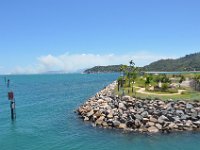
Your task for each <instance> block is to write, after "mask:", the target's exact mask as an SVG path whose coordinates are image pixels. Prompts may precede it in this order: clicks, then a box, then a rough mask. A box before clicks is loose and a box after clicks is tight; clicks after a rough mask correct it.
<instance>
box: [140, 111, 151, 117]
mask: <svg viewBox="0 0 200 150" xmlns="http://www.w3.org/2000/svg"><path fill="white" fill-rule="evenodd" d="M148 115H149V113H148V112H147V111H144V112H142V113H141V116H142V117H147V116H148Z"/></svg>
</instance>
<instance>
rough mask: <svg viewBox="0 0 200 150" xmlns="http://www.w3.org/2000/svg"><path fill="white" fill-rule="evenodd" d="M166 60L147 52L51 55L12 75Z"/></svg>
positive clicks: (144, 63)
mask: <svg viewBox="0 0 200 150" xmlns="http://www.w3.org/2000/svg"><path fill="white" fill-rule="evenodd" d="M163 58H168V57H167V56H159V55H153V54H150V53H147V52H140V53H136V54H124V55H115V54H105V55H99V54H68V53H66V54H62V55H59V56H53V55H51V54H49V55H46V56H41V57H39V58H37V62H36V64H35V65H30V66H26V67H21V66H18V67H16V68H15V69H14V71H13V72H12V73H16V74H31V73H33V74H36V73H44V72H48V71H64V72H66V73H70V72H76V71H78V70H81V69H85V68H89V67H93V66H96V65H116V64H128V62H129V61H130V60H133V61H134V62H135V63H136V65H137V66H144V65H147V64H149V63H150V62H152V61H155V60H158V59H163Z"/></svg>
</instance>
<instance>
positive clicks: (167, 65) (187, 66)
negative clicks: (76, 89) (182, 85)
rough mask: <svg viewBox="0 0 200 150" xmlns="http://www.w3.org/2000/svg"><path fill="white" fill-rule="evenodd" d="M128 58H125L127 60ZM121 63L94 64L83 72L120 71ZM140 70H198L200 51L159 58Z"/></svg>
mask: <svg viewBox="0 0 200 150" xmlns="http://www.w3.org/2000/svg"><path fill="white" fill-rule="evenodd" d="M128 61H130V60H127V62H128ZM121 66H122V65H110V66H95V67H93V68H90V69H87V70H85V71H84V73H101V72H102V73H106V72H120V68H121ZM140 70H142V71H200V52H199V53H194V54H190V55H186V56H184V57H181V58H178V59H161V60H158V61H155V62H153V63H151V64H149V65H147V66H144V67H141V68H140Z"/></svg>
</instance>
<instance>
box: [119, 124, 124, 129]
mask: <svg viewBox="0 0 200 150" xmlns="http://www.w3.org/2000/svg"><path fill="white" fill-rule="evenodd" d="M118 128H119V129H126V124H125V123H120V125H119V127H118Z"/></svg>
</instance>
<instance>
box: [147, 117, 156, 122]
mask: <svg viewBox="0 0 200 150" xmlns="http://www.w3.org/2000/svg"><path fill="white" fill-rule="evenodd" d="M149 121H151V122H154V123H156V122H158V120H157V119H156V118H154V117H150V119H149Z"/></svg>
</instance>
